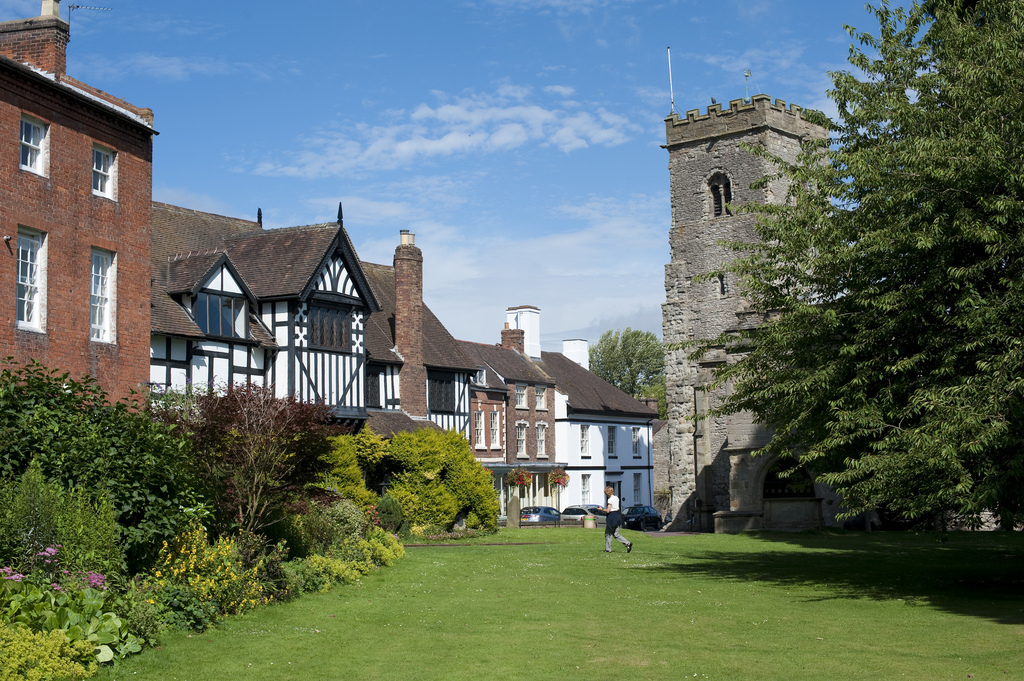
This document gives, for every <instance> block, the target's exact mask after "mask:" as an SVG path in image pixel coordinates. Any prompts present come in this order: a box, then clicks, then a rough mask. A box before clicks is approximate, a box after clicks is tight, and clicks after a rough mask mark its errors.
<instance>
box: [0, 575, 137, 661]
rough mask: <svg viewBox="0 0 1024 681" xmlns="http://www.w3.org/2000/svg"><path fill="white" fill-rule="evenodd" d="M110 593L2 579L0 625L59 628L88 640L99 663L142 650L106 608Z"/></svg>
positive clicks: (69, 636)
mask: <svg viewBox="0 0 1024 681" xmlns="http://www.w3.org/2000/svg"><path fill="white" fill-rule="evenodd" d="M107 596H108V594H106V593H105V592H102V591H97V590H95V589H83V590H81V591H74V590H70V589H60V588H59V587H58V588H53V587H52V586H51V585H47V584H42V585H40V584H36V583H35V582H33V581H31V580H29V579H23V580H21V581H13V580H0V624H8V625H21V626H25V627H27V628H28V629H30V630H32V631H41V632H48V631H53V630H56V629H59V630H61V631H62V635H63V636H66V637H67V639H68V640H70V641H71V642H75V641H85V642H87V643H88V645H89V650H91V651H92V652H93V654H94V655H95V656H96V660H98V661H99V662H107V661H109V660H112V659H113V658H114V657H118V658H122V657H124V656H125V655H128V654H130V653H137V652H139V651H140V650H142V644H141V642H140V641H139V640H138V638H137V637H136V636H134V635H133V634H132V633H130V632H129V631H128V629H127V627H126V626H125V623H124V621H123V620H122V619H121V618H120V617H119V616H118V615H117V614H116V613H115V612H113V611H112V610H108V609H107V605H108V604H107V602H106V601H107Z"/></svg>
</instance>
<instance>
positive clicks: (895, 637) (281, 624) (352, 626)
mask: <svg viewBox="0 0 1024 681" xmlns="http://www.w3.org/2000/svg"><path fill="white" fill-rule="evenodd" d="M626 536H627V537H628V538H630V539H631V540H633V541H634V542H635V548H634V550H633V552H632V553H631V554H629V555H627V554H626V553H625V551H624V549H623V547H622V546H621V545H620V544H616V546H615V553H612V554H606V553H603V552H602V550H603V549H604V541H603V535H602V533H601V531H600V530H582V529H534V530H503V531H502V532H501V533H500V534H498V535H497V536H496V537H488V538H483V539H480V540H476V541H473V542H462V543H458V544H455V545H445V546H429V547H421V548H416V547H410V548H409V549H408V555H407V557H406V558H405V559H403V560H401V561H398V563H396V565H395V567H392V568H388V569H385V570H382V571H380V572H377V573H376V574H373V575H370V576H369V577H367V578H366V579H364V580H363V582H362V583H361V584H360V585H358V586H351V587H346V588H342V589H339V590H337V591H335V592H333V593H330V594H326V595H321V596H307V597H303V598H301V599H299V600H296V601H294V602H292V603H285V604H281V605H276V606H273V607H269V608H265V609H263V610H260V611H257V612H255V613H252V614H250V615H247V616H245V617H241V618H235V619H232V620H229V621H227V622H226V623H224V624H221V625H220V626H218V628H217V629H215V630H212V631H210V632H207V633H204V634H193V635H192V636H188V635H187V634H183V633H174V634H168V635H167V636H165V637H164V640H163V645H162V647H161V648H160V649H159V650H149V651H147V652H145V653H144V654H142V655H137V656H135V657H134V658H133V659H131V660H129V661H128V662H127V663H124V664H122V665H121V666H120V667H118V668H117V669H113V670H106V671H104V672H101V678H116V679H139V680H141V679H160V680H161V681H163V680H170V679H182V680H184V679H190V680H193V681H202V680H204V679H208V680H211V681H229V680H231V679H246V680H247V681H248V680H252V679H415V680H416V681H426V680H427V679H586V680H588V681H594V680H598V679H615V680H619V681H631V680H632V679H659V680H662V681H664V680H666V679H682V678H698V679H723V680H736V679H787V680H788V679H844V680H845V679H946V678H950V679H967V678H970V677H971V676H972V675H973V678H975V679H1024V536H1021V535H1020V534H1006V533H984V534H982V533H976V534H969V533H961V534H950V535H949V541H947V542H945V543H943V542H940V541H938V537H937V536H936V535H926V534H922V535H915V534H907V533H875V534H872V535H865V534H846V533H821V534H761V535H744V536H727V535H702V536H678V537H663V536H657V537H656V536H651V537H647V536H644V535H641V534H639V533H633V532H627V533H626ZM518 542H530V543H529V544H526V545H520V544H517V543H518ZM492 543H500V544H501V545H496V546H495V545H488V544H492Z"/></svg>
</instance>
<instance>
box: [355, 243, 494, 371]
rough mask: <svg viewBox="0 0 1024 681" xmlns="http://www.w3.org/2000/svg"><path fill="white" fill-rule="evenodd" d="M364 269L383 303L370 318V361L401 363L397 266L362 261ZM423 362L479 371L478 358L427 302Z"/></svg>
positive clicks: (375, 292)
mask: <svg viewBox="0 0 1024 681" xmlns="http://www.w3.org/2000/svg"><path fill="white" fill-rule="evenodd" d="M362 269H363V272H364V273H365V274H366V279H367V281H368V282H369V284H370V288H371V289H372V290H373V295H374V296H375V297H376V299H377V302H378V303H379V304H380V309H379V310H378V311H376V312H374V313H373V314H371V315H370V317H369V319H367V320H366V327H365V329H366V355H367V359H368V360H369V361H378V362H389V363H401V362H402V358H401V357H399V356H398V354H397V353H396V352H394V347H395V268H394V267H391V266H389V265H377V264H374V263H368V262H364V263H362ZM423 364H424V365H425V366H428V367H433V368H438V369H461V370H469V371H476V369H477V367H478V364H479V363H478V362H476V361H475V360H474V359H473V358H472V357H470V356H469V355H467V354H466V352H465V351H464V350H463V349H462V348H461V347H460V345H459V342H458V341H457V340H455V338H454V336H452V335H451V334H450V333H448V329H446V328H444V324H442V323H441V321H440V320H439V319H438V318H437V317H435V316H434V313H433V312H431V311H430V308H428V307H427V306H426V304H425V303H424V305H423Z"/></svg>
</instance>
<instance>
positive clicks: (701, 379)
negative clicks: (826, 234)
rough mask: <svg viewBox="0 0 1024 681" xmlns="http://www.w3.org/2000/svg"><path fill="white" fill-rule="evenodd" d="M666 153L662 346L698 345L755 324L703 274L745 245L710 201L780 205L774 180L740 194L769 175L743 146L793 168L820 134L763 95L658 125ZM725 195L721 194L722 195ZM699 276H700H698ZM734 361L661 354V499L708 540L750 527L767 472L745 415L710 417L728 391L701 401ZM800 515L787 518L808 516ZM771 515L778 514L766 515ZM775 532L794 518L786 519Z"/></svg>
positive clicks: (725, 288) (728, 288)
mask: <svg viewBox="0 0 1024 681" xmlns="http://www.w3.org/2000/svg"><path fill="white" fill-rule="evenodd" d="M665 124H666V139H667V142H668V143H667V145H666V148H667V149H668V152H669V175H670V178H671V201H672V228H671V231H670V233H669V245H670V250H671V261H670V262H669V264H668V265H666V267H665V294H666V296H665V297H666V302H665V304H664V306H663V308H662V311H663V332H664V339H665V342H666V343H667V344H669V347H670V348H671V347H672V345H673V344H677V345H685V344H686V343H688V342H693V341H701V340H710V339H714V338H717V337H719V336H720V335H721V334H723V333H727V332H730V331H735V330H737V329H740V328H744V327H746V326H748V325H751V324H756V323H758V322H759V321H760V320H761V319H762V316H761V315H760V314H758V313H757V312H756V311H751V309H750V302H749V301H748V300H746V299H745V298H744V297H743V296H742V293H741V291H740V290H739V287H738V286H737V282H736V281H735V280H734V279H733V278H732V276H731V275H725V276H723V277H718V276H710V274H709V273H711V272H714V271H715V270H716V269H719V268H721V267H722V265H723V264H725V263H727V262H729V261H730V260H732V259H733V258H735V257H736V255H737V253H736V252H735V251H734V250H732V249H731V248H728V247H727V246H725V245H723V242H728V243H736V242H739V243H752V242H753V240H754V239H755V238H756V236H755V232H754V224H755V223H754V220H755V218H754V216H752V215H736V214H733V213H734V212H733V211H730V210H728V207H727V206H723V205H722V201H721V200H717V201H716V195H715V193H716V192H719V193H720V195H721V192H722V191H725V192H726V193H725V196H728V197H729V200H730V201H731V203H732V204H733V205H737V206H738V205H741V204H745V203H776V202H779V201H782V200H784V199H785V194H786V185H785V183H784V181H781V180H777V181H774V182H772V183H770V184H769V185H768V186H766V187H763V188H757V189H752V188H751V184H752V183H754V182H756V181H757V180H759V179H761V178H762V177H764V176H765V175H768V174H770V173H771V172H773V170H774V168H773V166H772V164H771V163H770V162H769V161H768V160H766V159H764V158H762V157H760V156H757V155H755V154H752V153H751V152H750V151H749V150H748V149H747V148H745V147H762V148H765V149H766V150H767V151H768V152H770V153H771V154H774V155H778V156H780V157H782V158H784V159H785V160H787V161H794V160H795V159H796V156H797V154H798V153H799V149H800V142H801V140H802V139H803V138H805V137H808V136H811V137H820V136H823V135H825V134H826V133H825V130H824V129H822V128H819V127H817V126H814V125H812V124H810V123H808V122H807V121H805V120H804V119H803V118H802V117H801V116H800V108H799V107H795V106H791V107H787V106H786V104H785V102H782V101H780V100H776V101H775V102H774V103H772V101H771V99H770V98H769V97H767V96H765V95H758V96H756V97H753V98H752V100H751V101H749V102H744V101H743V100H734V101H732V102H730V104H729V108H728V109H725V110H723V109H722V107H721V106H720V105H717V104H716V105H712V106H711V107H709V108H708V111H707V113H706V114H701V112H700V111H688V112H687V114H686V116H685V117H683V118H681V117H680V116H678V115H673V116H671V117H669V118H668V119H666V121H665ZM726 185H727V186H728V189H727V190H723V187H725V186H726ZM702 275H703V276H702ZM735 359H736V357H735V356H734V355H731V354H729V353H726V352H725V350H724V349H719V350H715V351H712V352H711V353H709V354H708V355H706V356H704V357H701V358H700V359H699V360H697V361H694V360H690V359H689V358H688V357H687V350H685V349H670V350H668V351H667V352H666V356H665V372H666V393H667V398H668V405H669V424H668V426H667V430H668V435H667V437H668V440H669V444H668V449H669V451H670V452H671V456H670V457H667V459H668V460H667V461H662V460H659V461H658V462H656V465H658V466H660V465H665V466H666V468H667V471H666V472H665V473H662V472H660V471H658V472H656V476H658V477H659V479H660V478H661V477H664V478H665V479H667V481H668V485H669V487H670V488H671V490H672V506H673V516H674V522H673V525H672V528H671V529H685V526H684V525H685V523H686V522H687V521H688V520H689V519H690V518H691V516H692V515H693V514H694V513H695V512H697V507H698V504H699V512H698V513H697V516H698V518H697V520H698V523H697V524H698V527H701V528H703V529H709V528H711V527H717V528H718V529H719V530H720V531H738V530H744V529H757V528H760V527H761V526H762V522H763V511H764V504H763V501H762V486H763V483H764V478H765V474H766V470H767V466H768V464H769V463H770V462H769V461H767V460H765V459H764V458H761V457H752V456H750V452H751V451H753V450H755V449H757V448H758V447H760V446H763V445H764V444H765V443H766V442H767V441H768V439H769V438H770V433H768V432H767V431H766V430H765V429H764V428H763V427H762V426H760V425H759V424H756V423H754V422H753V421H752V419H751V418H750V416H749V415H746V414H734V415H732V416H729V417H717V418H710V417H707V416H701V415H706V414H707V411H708V409H709V408H711V407H712V405H714V404H715V403H717V402H719V401H720V400H722V399H723V398H724V397H725V396H726V395H727V392H726V391H727V390H728V389H729V386H722V387H720V388H717V389H715V390H714V391H709V389H708V387H707V386H708V384H709V383H710V381H711V378H712V371H713V370H714V368H715V367H716V366H720V365H721V364H722V363H723V362H729V361H735ZM805 511H806V509H802V510H801V513H803V515H800V516H799V517H810V516H813V515H814V514H813V513H810V514H808V513H806V512H805ZM776 515H777V516H778V514H776ZM786 517H787V521H786V522H787V525H788V524H792V522H791V520H789V519H790V518H792V517H797V515H794V514H788V515H787V516H786Z"/></svg>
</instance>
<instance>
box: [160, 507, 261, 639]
mask: <svg viewBox="0 0 1024 681" xmlns="http://www.w3.org/2000/svg"><path fill="white" fill-rule="evenodd" d="M260 568H261V563H260V562H257V564H256V565H254V566H253V567H251V568H249V569H246V568H244V567H243V565H242V561H241V559H240V558H239V556H238V552H237V550H236V548H235V545H234V541H233V540H232V539H230V538H228V537H220V538H219V539H217V541H216V542H215V543H214V544H213V545H210V544H209V543H208V542H207V538H206V530H205V529H204V528H203V527H202V526H201V525H199V524H198V523H195V524H193V525H192V526H191V527H190V528H189V529H188V530H186V531H185V532H183V533H181V534H180V535H179V536H178V537H177V538H176V539H175V540H174V541H173V542H171V543H167V542H164V545H163V548H162V549H161V550H160V557H159V559H158V560H157V564H156V567H155V569H154V571H153V579H154V581H153V584H154V586H155V593H156V600H158V601H159V602H160V603H161V604H162V605H163V606H165V607H166V608H167V610H168V611H169V613H170V614H168V617H167V621H168V624H171V625H173V626H181V625H182V622H188V625H187V626H189V627H190V628H195V629H198V630H201V629H203V628H205V627H206V626H208V625H209V623H210V622H212V621H213V620H214V619H215V618H216V616H217V615H219V614H238V613H241V612H245V611H247V610H251V609H253V608H255V607H256V606H257V605H260V604H263V603H267V602H268V601H269V600H270V598H271V596H270V594H269V593H267V592H266V590H265V589H264V585H263V584H262V583H261V581H260V574H259V573H260Z"/></svg>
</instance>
